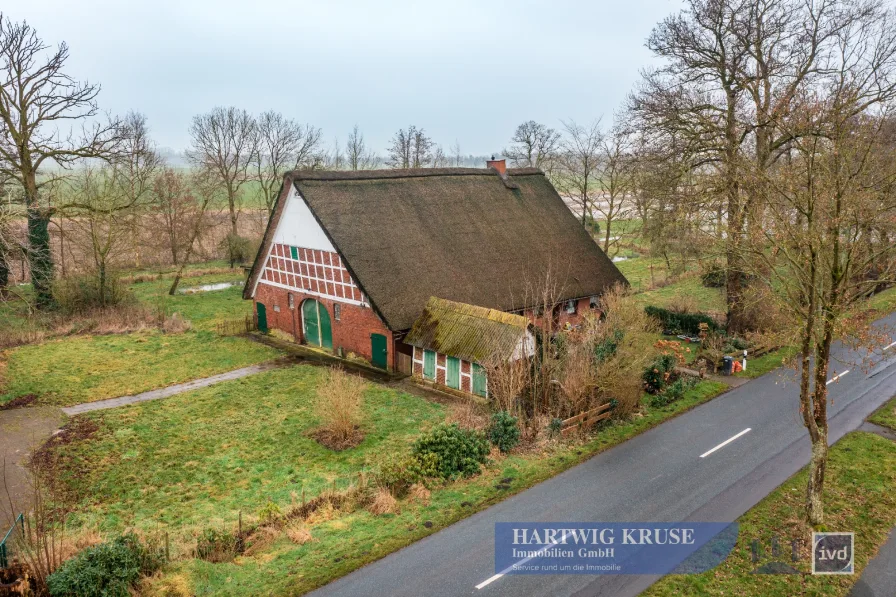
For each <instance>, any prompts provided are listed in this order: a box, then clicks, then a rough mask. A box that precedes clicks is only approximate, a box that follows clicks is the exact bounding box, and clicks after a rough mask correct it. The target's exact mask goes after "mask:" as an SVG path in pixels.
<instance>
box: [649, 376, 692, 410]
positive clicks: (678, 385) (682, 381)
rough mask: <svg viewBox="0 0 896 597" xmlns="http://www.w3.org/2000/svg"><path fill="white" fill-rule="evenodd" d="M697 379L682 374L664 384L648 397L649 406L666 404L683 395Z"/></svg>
mask: <svg viewBox="0 0 896 597" xmlns="http://www.w3.org/2000/svg"><path fill="white" fill-rule="evenodd" d="M696 383H697V380H696V379H694V378H693V377H686V376H682V377H679V378H678V379H676V380H675V381H673V382H672V383H670V384H669V385H667V386H666V388H665V389H664V390H663V391H662V392H660V393H658V394H654V395H653V396H651V397H650V406H655V407H656V406H666V405H667V404H671V403H672V402H675V401H676V400H678V399H680V398H681V397H683V396H684V393H685V392H687V391H688V390H690V389H691V388H693V387H694V386H695V385H696Z"/></svg>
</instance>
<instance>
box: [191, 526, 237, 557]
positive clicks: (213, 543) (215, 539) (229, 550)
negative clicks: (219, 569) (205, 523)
mask: <svg viewBox="0 0 896 597" xmlns="http://www.w3.org/2000/svg"><path fill="white" fill-rule="evenodd" d="M239 552H240V538H239V537H237V536H236V535H235V534H234V533H230V532H228V531H225V530H223V529H211V528H209V529H203V531H202V532H201V533H200V534H199V537H198V538H197V539H196V557H198V558H199V559H201V560H205V561H207V562H229V561H231V560H232V559H233V558H235V557H236V555H237V554H238V553H239Z"/></svg>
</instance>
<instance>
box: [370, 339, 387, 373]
mask: <svg viewBox="0 0 896 597" xmlns="http://www.w3.org/2000/svg"><path fill="white" fill-rule="evenodd" d="M370 356H371V359H370V360H371V361H372V362H373V366H374V367H379V368H380V369H385V368H386V367H388V366H389V348H388V347H387V346H386V337H385V336H383V335H382V334H370Z"/></svg>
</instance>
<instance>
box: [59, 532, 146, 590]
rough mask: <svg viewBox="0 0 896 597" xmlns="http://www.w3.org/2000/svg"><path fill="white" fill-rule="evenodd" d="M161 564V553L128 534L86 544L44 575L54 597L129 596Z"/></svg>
mask: <svg viewBox="0 0 896 597" xmlns="http://www.w3.org/2000/svg"><path fill="white" fill-rule="evenodd" d="M161 566H162V556H161V554H159V553H158V552H156V551H155V550H152V549H150V548H149V547H147V546H146V545H144V544H143V543H141V542H140V539H139V538H138V537H137V536H136V535H134V534H131V533H128V534H125V535H121V536H119V537H116V538H115V539H113V540H112V541H108V542H106V543H100V544H98V545H94V546H92V547H88V548H87V549H85V550H84V551H82V552H81V553H79V554H78V555H76V556H75V557H73V558H72V559H70V560H68V561H66V562H65V563H63V564H62V566H60V567H59V568H58V569H57V570H56V572H54V573H53V574H51V575H50V576H49V578H47V587H48V588H49V590H50V595H53V596H54V597H129V595H130V594H131V593H130V591H129V589H130V588H131V587H132V586H134V584H135V583H136V582H137V581H138V580H139V579H140V577H141V576H143V575H149V574H152V573H153V572H155V571H156V570H158V569H159V568H160V567H161Z"/></svg>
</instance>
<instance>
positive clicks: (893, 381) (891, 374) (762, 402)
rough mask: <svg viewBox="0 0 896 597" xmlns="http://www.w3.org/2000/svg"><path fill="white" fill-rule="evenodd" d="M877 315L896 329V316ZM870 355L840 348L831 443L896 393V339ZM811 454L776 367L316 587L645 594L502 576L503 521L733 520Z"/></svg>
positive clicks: (595, 581) (791, 390)
mask: <svg viewBox="0 0 896 597" xmlns="http://www.w3.org/2000/svg"><path fill="white" fill-rule="evenodd" d="M878 323H879V324H880V325H887V326H892V328H893V329H896V315H893V316H890V317H887V318H885V319H883V320H881V321H880V322H878ZM894 340H896V334H894ZM862 354H863V353H856V352H854V351H852V350H849V349H847V348H846V347H843V346H839V345H838V346H836V347H835V350H834V359H833V360H832V362H831V374H830V377H831V378H833V377H834V376H835V375H837V374H840V378H839V379H838V380H836V381H833V382H832V383H831V384H830V385H829V391H830V396H831V399H832V404H831V405H830V408H829V421H830V434H829V435H830V441H831V443H833V442H835V441H837V440H838V439H840V438H841V437H842V436H843V435H844V434H846V433H848V432H850V431H852V430H854V429H856V428H857V427H858V426H859V425H861V424H862V421H863V420H864V419H865V418H866V417H867V416H868V415H870V414H871V413H872V412H874V410H875V409H877V408H878V407H879V406H880V405H881V404H883V403H884V402H885V401H886V400H887V399H888V398H890V397H891V396H893V395H894V394H896V366H892V365H896V343H894V346H892V347H890V348H889V350H886V351H885V352H882V353H881V355H880V357H879V359H878V360H877V364H876V365H875V366H873V367H871V368H870V369H869V368H866V369H864V370H863V369H862V368H861V367H859V366H857V363H858V362H859V361H860V360H861V356H862ZM847 369H848V370H849V371H848V373H845V371H846V370H847ZM746 429H750V431H748V432H746V433H744V430H746ZM739 434H740V435H739ZM735 436H738V437H737V438H736V439H734V440H732V441H730V442H729V443H727V444H725V445H724V446H722V447H719V448H718V449H716V450H715V451H712V452H711V453H709V454H707V452H710V451H711V450H712V449H713V448H716V447H717V446H719V445H720V444H722V443H723V442H726V441H727V440H729V439H731V438H733V437H735ZM704 454H706V455H705V456H704V457H701V455H704ZM809 454H810V444H809V439H808V436H807V433H806V431H805V429H804V427H803V425H802V421H801V419H800V417H799V414H798V388H797V385H796V382H795V377H794V376H793V374H792V373H785V372H783V371H778V372H772V373H770V374H767V375H765V376H762V377H760V378H757V379H755V380H753V381H751V382H750V383H747V384H745V385H743V386H741V387H739V388H736V389H733V390H731V391H729V392H728V393H726V394H724V395H722V396H720V397H718V398H716V399H714V400H711V401H710V402H707V403H706V404H703V405H701V406H699V407H697V408H695V409H693V410H691V411H690V412H688V413H685V414H683V415H681V416H679V417H677V418H675V419H672V420H670V421H668V422H666V423H664V424H662V425H660V426H658V427H655V428H654V429H652V430H650V431H648V432H646V433H643V434H641V435H639V436H637V437H635V438H633V439H631V440H629V441H627V442H625V443H623V444H620V445H618V446H616V447H614V448H612V449H610V450H607V451H606V452H603V453H602V454H599V455H597V456H595V457H594V458H591V459H590V460H588V461H586V462H584V463H582V464H580V465H578V466H576V467H574V468H571V469H569V470H567V471H565V472H563V473H561V474H560V475H557V476H556V477H553V478H551V479H549V480H547V481H545V482H543V483H541V484H539V485H536V486H535V487H532V488H531V489H529V490H527V491H524V492H522V493H520V494H517V495H515V496H513V497H511V498H509V499H507V500H505V501H503V502H501V503H499V504H496V505H495V506H492V507H490V508H488V509H487V510H483V511H482V512H479V513H477V514H475V515H473V516H471V517H469V518H467V519H465V520H463V521H460V522H458V523H456V524H454V525H452V526H450V527H448V528H446V529H443V530H442V531H440V532H438V533H435V534H433V535H431V536H429V537H427V538H425V539H422V540H421V541H418V542H416V543H414V544H412V545H410V546H408V547H406V548H404V549H402V550H400V551H397V552H395V553H393V554H391V555H389V556H387V557H385V558H383V559H382V560H379V561H378V562H375V563H373V564H370V565H368V566H365V567H364V568H361V569H359V570H356V571H355V572H353V573H351V574H349V575H347V576H345V577H343V578H341V579H338V580H336V581H334V582H332V583H330V584H329V585H327V586H325V587H323V588H321V589H319V590H318V591H316V592H315V593H313V594H314V595H321V596H323V595H327V596H342V595H345V596H352V597H354V596H357V595H400V596H409V597H410V596H413V597H417V596H420V595H427V596H432V597H440V596H453V595H482V596H484V597H486V596H487V597H491V596H495V595H507V596H510V595H514V596H516V595H551V596H562V595H581V596H601V597H603V596H607V597H610V596H613V597H624V596H626V595H637V594H638V593H640V592H641V591H643V590H644V589H645V588H647V587H648V586H649V585H650V584H651V583H653V582H654V581H655V580H656V577H650V576H629V575H606V576H589V575H575V574H570V575H505V576H500V577H495V572H496V571H495V569H494V524H495V523H496V522H513V521H533V522H567V521H569V522H637V521H657V522H674V521H715V522H728V521H733V520H735V519H736V518H737V517H738V516H740V515H741V514H743V513H744V512H746V511H747V510H748V509H749V508H751V507H752V506H753V505H755V504H756V503H757V502H758V501H759V500H761V499H762V498H763V497H765V496H766V495H767V494H768V493H769V492H771V491H772V490H773V489H774V488H776V487H777V486H778V485H780V484H781V483H782V482H783V481H784V480H786V479H787V478H788V477H790V476H791V475H792V474H794V473H795V472H796V471H798V470H799V469H800V468H801V467H802V466H804V465H806V464H807V463H808V462H809ZM835 530H850V529H835ZM487 581H489V582H487ZM484 583H487V584H484ZM477 586H478V587H479V588H477Z"/></svg>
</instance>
